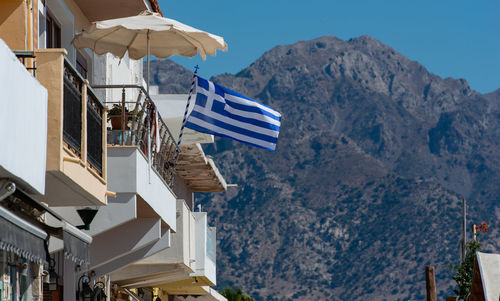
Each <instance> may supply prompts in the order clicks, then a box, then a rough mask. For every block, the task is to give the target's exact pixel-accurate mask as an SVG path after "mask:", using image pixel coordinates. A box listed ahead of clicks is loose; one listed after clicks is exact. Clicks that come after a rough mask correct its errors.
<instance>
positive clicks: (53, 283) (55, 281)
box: [46, 258, 59, 292]
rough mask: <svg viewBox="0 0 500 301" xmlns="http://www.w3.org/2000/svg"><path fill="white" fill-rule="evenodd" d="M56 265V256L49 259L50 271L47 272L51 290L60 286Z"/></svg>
mask: <svg viewBox="0 0 500 301" xmlns="http://www.w3.org/2000/svg"><path fill="white" fill-rule="evenodd" d="M55 265H56V261H55V260H54V258H50V259H49V273H48V274H47V278H46V282H47V284H48V285H49V291H52V292H53V291H57V289H58V286H59V275H57V273H56V269H55V268H54V267H55Z"/></svg>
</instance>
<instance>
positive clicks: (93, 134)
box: [87, 86, 104, 174]
mask: <svg viewBox="0 0 500 301" xmlns="http://www.w3.org/2000/svg"><path fill="white" fill-rule="evenodd" d="M103 110H104V106H103V104H102V103H101V102H100V101H99V99H98V98H97V96H96V95H95V93H94V91H93V90H92V89H91V88H90V86H87V160H88V161H89V163H90V165H92V166H93V167H95V168H96V169H97V170H98V171H99V173H101V174H102V150H103V148H102V147H103V145H102V138H103V137H102V113H103Z"/></svg>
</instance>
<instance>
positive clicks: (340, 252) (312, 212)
mask: <svg viewBox="0 0 500 301" xmlns="http://www.w3.org/2000/svg"><path fill="white" fill-rule="evenodd" d="M168 64H170V63H168ZM174 71H175V70H174ZM165 74H167V75H168V76H171V77H175V73H171V72H170V71H167V72H165V73H164V75H163V76H166V75H165ZM182 74H184V73H182ZM155 77H156V75H155ZM183 77H186V76H185V75H183ZM213 80H214V81H215V82H217V83H219V84H221V85H223V86H226V87H228V88H230V89H232V90H236V91H238V92H240V93H242V94H245V95H247V96H249V97H254V98H256V99H259V100H260V101H262V102H264V103H265V104H267V105H270V106H271V107H273V108H276V109H277V110H278V111H280V112H281V113H282V115H283V119H282V128H281V133H280V137H279V141H278V147H277V151H276V152H268V151H263V150H260V149H255V148H251V147H247V146H245V145H243V144H241V143H237V142H233V141H230V140H222V139H218V140H216V144H215V145H213V146H209V147H208V148H207V149H206V151H207V152H208V153H211V154H213V156H214V157H215V159H216V162H217V163H218V164H219V165H220V169H221V171H222V173H223V175H225V177H226V179H227V180H228V182H230V183H237V184H239V188H238V189H231V190H230V191H228V192H227V193H226V194H221V195H206V196H202V197H201V198H199V199H200V201H201V202H202V203H203V205H204V208H205V209H206V210H207V211H208V212H209V213H210V214H209V216H210V217H211V219H212V223H213V224H214V225H215V226H217V227H218V243H219V254H218V275H219V279H218V280H219V286H221V287H224V285H227V284H231V285H235V286H238V287H242V288H243V289H244V290H245V291H248V292H249V293H250V294H251V295H253V296H254V297H257V299H259V300H315V299H320V300H367V299H370V300H385V299H387V300H424V299H425V280H424V279H425V277H424V270H425V266H426V265H435V266H436V268H437V278H438V281H437V285H438V291H439V293H440V296H441V297H443V296H445V295H446V294H451V293H452V292H451V286H452V285H453V283H452V280H451V277H450V275H451V271H450V270H449V269H448V268H447V266H448V265H449V264H451V263H456V262H457V261H458V250H459V249H458V246H459V244H458V241H459V231H460V226H459V224H460V201H459V200H460V198H461V196H465V197H467V198H468V199H469V210H470V212H471V213H470V216H469V217H472V218H475V219H474V221H475V222H476V223H478V222H483V221H486V222H488V223H490V224H492V227H490V228H491V229H495V226H496V222H495V219H497V218H498V217H499V216H500V210H498V209H497V207H496V205H495V202H496V201H498V200H500V190H499V189H498V184H497V183H499V180H500V170H499V169H500V168H499V167H500V153H499V151H498V150H499V149H500V137H499V136H500V131H499V130H498V128H499V126H500V118H499V116H500V111H499V106H498V102H497V101H496V100H495V97H496V96H495V95H493V96H491V95H488V96H483V95H481V94H479V93H477V92H475V91H473V90H471V89H470V88H469V86H468V84H467V82H466V81H465V80H455V79H450V78H447V79H442V78H440V77H438V76H436V75H434V74H431V73H429V72H428V71H427V70H426V69H425V68H424V67H423V66H421V65H419V64H418V63H417V62H414V61H411V60H409V59H407V58H406V57H404V56H403V55H402V54H400V53H398V52H397V51H395V50H394V49H392V48H390V47H389V46H387V45H384V44H382V43H381V42H379V41H377V40H375V39H373V38H370V37H368V36H363V37H360V38H357V39H352V40H349V41H343V40H340V39H338V38H335V37H332V36H325V37H321V38H318V39H315V40H311V41H300V42H298V43H296V44H293V45H287V46H277V47H275V48H273V49H271V50H269V51H268V52H266V53H265V54H264V55H263V56H262V57H261V58H259V59H258V60H257V61H256V62H254V63H253V64H252V65H250V66H249V67H248V68H246V69H244V70H242V71H241V72H239V73H238V74H236V75H231V74H224V75H220V76H217V77H215V78H213ZM188 85H189V84H188ZM161 89H163V90H161V91H164V92H171V93H179V92H180V91H177V90H176V89H177V85H173V86H171V85H168V84H167V85H163V86H162V87H161ZM186 92H187V91H181V93H186ZM495 213H496V214H495ZM490 232H493V233H489V234H490V235H489V237H488V243H489V245H488V246H487V248H489V249H497V248H498V239H497V238H498V231H490Z"/></svg>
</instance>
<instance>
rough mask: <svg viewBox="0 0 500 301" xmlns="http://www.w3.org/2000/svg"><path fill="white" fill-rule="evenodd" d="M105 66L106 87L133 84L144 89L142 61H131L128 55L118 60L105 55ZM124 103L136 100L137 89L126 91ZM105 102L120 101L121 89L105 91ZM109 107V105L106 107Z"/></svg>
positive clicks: (112, 56) (110, 55)
mask: <svg viewBox="0 0 500 301" xmlns="http://www.w3.org/2000/svg"><path fill="white" fill-rule="evenodd" d="M105 60H106V63H105V66H106V79H105V82H106V83H105V84H106V85H123V84H134V85H142V86H144V88H146V85H145V83H144V79H143V74H142V60H132V59H130V58H129V57H128V53H126V54H125V56H124V57H123V58H122V59H120V58H118V57H115V56H114V55H112V54H106V55H105ZM125 92H126V96H127V100H126V101H135V100H136V99H137V95H138V92H139V91H138V90H137V89H126V90H125ZM105 99H106V100H105V101H106V102H111V101H112V102H119V101H121V99H122V90H121V89H107V90H106V98H105ZM108 106H110V105H108Z"/></svg>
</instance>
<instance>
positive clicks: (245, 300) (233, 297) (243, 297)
mask: <svg viewBox="0 0 500 301" xmlns="http://www.w3.org/2000/svg"><path fill="white" fill-rule="evenodd" d="M221 294H222V295H223V296H224V297H226V298H227V300H228V301H254V299H253V298H252V297H250V296H248V295H247V294H245V293H244V292H243V291H242V290H241V289H237V290H236V289H232V288H229V287H227V288H226V289H225V290H224V291H222V292H221Z"/></svg>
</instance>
